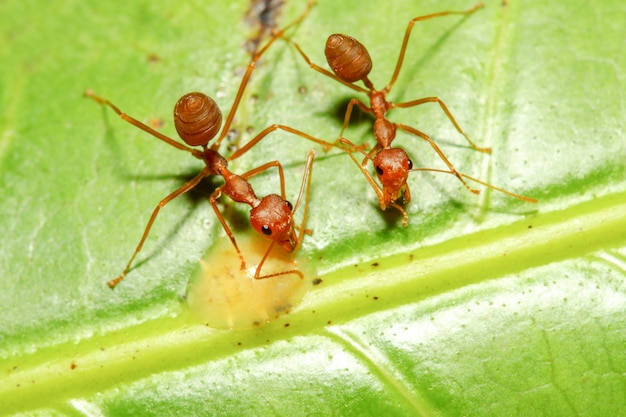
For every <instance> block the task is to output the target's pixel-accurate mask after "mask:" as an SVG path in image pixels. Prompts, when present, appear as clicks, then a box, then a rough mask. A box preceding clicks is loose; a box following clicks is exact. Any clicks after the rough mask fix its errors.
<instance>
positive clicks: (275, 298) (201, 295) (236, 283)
mask: <svg viewBox="0 0 626 417" xmlns="http://www.w3.org/2000/svg"><path fill="white" fill-rule="evenodd" d="M237 244H238V245H239V248H240V249H241V253H242V254H243V256H244V258H245V260H246V269H244V270H242V269H241V268H240V267H241V261H240V259H239V256H238V255H237V252H236V251H235V248H234V247H233V245H232V243H231V242H230V240H229V239H228V238H223V239H220V240H219V241H218V242H217V243H216V244H215V245H214V247H213V248H211V249H210V250H209V252H208V253H207V255H206V256H205V258H204V259H203V260H202V261H201V270H200V271H199V273H198V274H197V276H196V277H195V278H194V279H193V280H192V281H191V283H190V285H189V289H188V291H187V301H188V303H189V306H190V308H191V310H192V313H193V314H194V315H195V316H196V317H198V319H199V320H200V321H201V322H203V323H206V324H207V325H209V326H211V327H215V328H230V329H245V328H251V327H255V326H259V325H262V324H264V323H266V322H269V321H271V320H274V319H275V318H277V317H279V316H282V315H284V314H288V313H289V312H290V311H291V310H292V309H293V308H294V307H295V306H297V305H298V304H299V303H300V302H301V301H302V299H303V298H304V295H305V294H306V293H307V292H308V290H309V289H310V288H311V287H312V286H313V280H314V279H315V278H316V275H315V273H314V271H313V269H312V268H311V267H310V266H309V265H308V263H307V262H306V261H305V260H299V261H297V262H296V261H294V259H293V258H292V254H289V253H286V252H285V251H284V250H282V248H280V247H277V246H275V247H274V248H273V250H272V253H270V255H269V256H268V258H267V259H266V260H265V263H264V264H263V268H262V270H261V274H262V275H267V274H272V273H278V272H285V271H291V270H295V269H297V270H299V271H300V272H301V273H302V274H303V275H304V279H301V278H300V277H299V276H298V275H297V274H295V273H290V274H285V275H279V276H276V277H271V278H266V279H255V278H254V273H255V271H256V267H257V265H258V262H259V261H260V260H261V258H262V257H263V255H264V254H265V251H266V250H267V248H268V246H269V241H268V240H266V239H263V238H262V237H260V236H256V235H251V236H241V237H238V238H237Z"/></svg>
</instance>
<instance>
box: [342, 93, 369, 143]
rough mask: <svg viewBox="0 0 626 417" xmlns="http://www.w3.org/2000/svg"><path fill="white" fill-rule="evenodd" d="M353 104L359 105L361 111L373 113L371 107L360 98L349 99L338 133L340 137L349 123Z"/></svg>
mask: <svg viewBox="0 0 626 417" xmlns="http://www.w3.org/2000/svg"><path fill="white" fill-rule="evenodd" d="M355 104H356V105H357V106H359V108H360V109H361V110H362V111H363V112H365V113H373V111H372V109H371V108H370V107H367V106H366V105H365V103H363V102H362V101H361V100H359V99H356V98H353V99H350V103H348V107H347V108H346V114H345V116H344V117H343V127H342V128H341V133H339V137H340V138H342V137H343V132H344V131H345V130H346V129H347V128H348V125H349V124H350V117H351V116H352V109H353V108H354V105H355ZM338 141H339V139H337V140H336V141H335V143H336V142H338Z"/></svg>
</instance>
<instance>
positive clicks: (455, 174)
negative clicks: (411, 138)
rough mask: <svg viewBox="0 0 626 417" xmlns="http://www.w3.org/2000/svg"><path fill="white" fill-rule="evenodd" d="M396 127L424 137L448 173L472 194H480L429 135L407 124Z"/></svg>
mask: <svg viewBox="0 0 626 417" xmlns="http://www.w3.org/2000/svg"><path fill="white" fill-rule="evenodd" d="M396 126H397V127H399V128H400V129H402V130H404V131H406V132H409V133H412V134H414V135H415V136H418V137H420V138H422V139H424V140H425V141H426V142H428V143H429V144H430V146H432V148H433V149H434V150H435V152H437V155H439V158H441V160H442V161H443V162H444V163H445V164H446V165H447V166H448V168H450V173H451V174H453V175H454V176H456V177H457V178H458V179H459V181H461V183H463V185H464V186H465V188H467V189H468V190H469V191H470V192H471V193H472V194H480V191H479V190H477V189H475V188H472V187H470V186H469V185H468V184H467V182H466V181H465V180H464V179H463V174H461V173H460V172H459V171H457V169H456V168H455V167H454V165H452V163H451V162H450V160H449V159H448V157H447V156H446V154H444V153H443V151H442V150H441V149H440V148H439V146H437V144H436V143H435V142H434V141H433V140H432V139H431V138H430V136H428V135H427V134H426V133H424V132H421V131H419V130H417V129H415V128H412V127H411V126H407V125H403V124H397V125H396Z"/></svg>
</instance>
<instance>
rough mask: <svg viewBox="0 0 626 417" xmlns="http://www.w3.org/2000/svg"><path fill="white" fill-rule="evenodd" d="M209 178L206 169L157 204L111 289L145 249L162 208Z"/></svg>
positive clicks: (112, 282)
mask: <svg viewBox="0 0 626 417" xmlns="http://www.w3.org/2000/svg"><path fill="white" fill-rule="evenodd" d="M207 176H209V170H208V168H204V169H203V170H202V171H201V172H200V173H199V174H198V175H196V176H195V177H193V178H192V179H191V180H190V181H188V182H186V183H185V184H183V186H182V187H180V188H179V189H177V190H176V191H174V192H173V193H171V194H170V195H168V196H167V197H165V198H164V199H163V200H161V201H160V202H159V204H157V206H156V207H155V209H154V211H153V212H152V216H150V220H149V221H148V224H147V225H146V228H145V230H144V232H143V236H142V237H141V240H140V241H139V244H138V245H137V248H136V249H135V252H134V253H133V256H131V257H130V260H129V261H128V264H127V265H126V268H124V270H123V271H122V273H121V274H120V275H118V276H117V277H116V278H114V279H112V280H110V281H109V282H108V283H107V285H108V286H109V287H111V288H115V286H116V285H117V284H119V283H120V282H121V281H122V280H123V279H124V277H125V276H126V274H127V273H128V271H129V270H130V267H131V265H132V263H133V260H134V259H135V257H136V256H137V254H138V253H139V251H141V248H142V247H143V244H144V242H145V241H146V238H147V237H148V234H150V229H151V228H152V224H153V223H154V221H155V220H156V218H157V216H158V214H159V211H160V210H161V208H163V207H165V205H166V204H167V203H169V202H170V201H172V200H173V199H175V198H176V197H178V196H180V195H181V194H183V193H186V192H187V191H189V190H191V189H192V188H193V187H195V186H196V185H198V184H199V183H200V181H201V180H202V178H204V177H207Z"/></svg>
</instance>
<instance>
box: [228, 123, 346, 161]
mask: <svg viewBox="0 0 626 417" xmlns="http://www.w3.org/2000/svg"><path fill="white" fill-rule="evenodd" d="M278 129H281V130H283V131H285V132H288V133H292V134H294V135H298V136H300V137H302V138H304V139H307V140H310V141H312V142H315V143H318V144H320V145H322V147H323V148H324V151H328V150H330V148H333V147H337V146H336V145H334V144H332V143H330V142H326V141H325V140H322V139H318V138H316V137H314V136H311V135H309V134H308V133H304V132H302V131H300V130H297V129H294V128H292V127H289V126H284V125H277V124H273V125H271V126H268V127H266V128H265V129H263V130H262V131H261V132H260V133H259V134H258V135H256V136H255V137H254V138H252V140H250V142H248V143H246V144H245V145H244V146H242V147H241V148H239V149H237V150H236V151H235V152H233V153H232V154H231V155H230V156H229V157H228V158H227V160H228V161H232V160H234V159H237V158H239V157H240V156H241V155H243V154H244V153H246V152H248V151H249V150H250V149H251V148H252V147H253V146H255V145H256V144H257V143H258V142H259V141H261V139H263V138H265V137H266V136H267V135H269V134H270V133H272V132H274V131H276V130H278Z"/></svg>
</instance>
